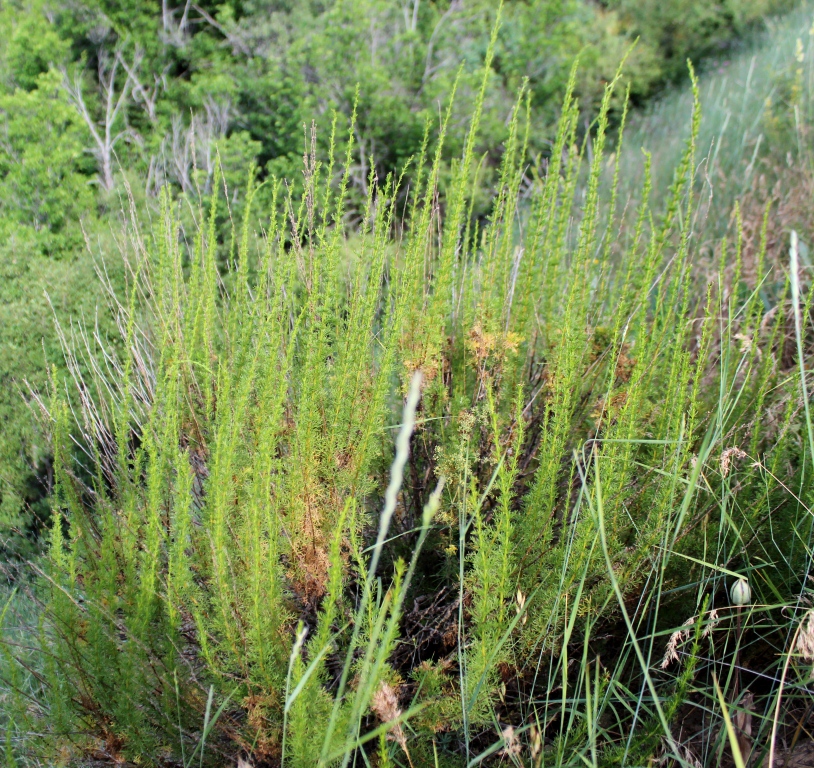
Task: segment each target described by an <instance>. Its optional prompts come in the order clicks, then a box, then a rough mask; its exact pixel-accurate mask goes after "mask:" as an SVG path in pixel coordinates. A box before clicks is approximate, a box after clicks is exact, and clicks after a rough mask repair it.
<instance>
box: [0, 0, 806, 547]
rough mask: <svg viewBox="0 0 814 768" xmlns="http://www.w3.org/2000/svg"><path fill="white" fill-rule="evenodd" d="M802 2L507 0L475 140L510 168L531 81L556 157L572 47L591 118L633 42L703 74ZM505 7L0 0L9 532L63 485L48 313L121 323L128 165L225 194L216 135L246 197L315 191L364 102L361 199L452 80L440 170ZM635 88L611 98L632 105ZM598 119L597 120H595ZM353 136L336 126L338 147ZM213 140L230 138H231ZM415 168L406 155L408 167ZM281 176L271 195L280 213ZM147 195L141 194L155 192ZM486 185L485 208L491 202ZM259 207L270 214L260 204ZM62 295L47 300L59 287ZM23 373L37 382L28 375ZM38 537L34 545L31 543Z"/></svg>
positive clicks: (188, 192)
mask: <svg viewBox="0 0 814 768" xmlns="http://www.w3.org/2000/svg"><path fill="white" fill-rule="evenodd" d="M789 4H790V2H789V1H786V0H748V1H747V0H727V1H726V2H715V3H710V2H709V1H708V0H682V1H681V2H668V3H655V2H654V3H649V2H648V3H646V4H644V5H642V3H640V2H636V3H628V2H626V1H625V0H614V1H613V2H607V3H604V4H595V3H593V2H586V0H528V1H523V2H520V1H518V2H514V1H513V2H510V3H508V4H507V5H506V8H505V9H504V14H503V24H502V26H501V31H500V34H499V37H498V40H497V42H496V50H495V56H494V59H493V67H492V71H491V74H490V76H489V78H488V81H487V83H486V93H485V98H484V104H483V109H484V115H483V120H482V121H481V130H480V132H479V134H478V137H477V147H476V148H475V150H476V151H477V152H478V153H481V152H487V153H488V159H487V162H486V163H485V164H484V167H483V171H482V174H483V177H484V182H485V189H488V188H489V185H490V184H493V183H494V182H493V180H492V179H493V176H494V173H495V170H496V168H497V165H498V163H499V158H500V153H501V149H500V147H501V143H502V142H503V141H504V140H505V138H506V130H507V123H506V119H507V116H508V114H509V112H510V109H511V104H512V103H513V101H514V99H515V96H516V92H517V89H518V88H519V87H520V86H521V84H522V83H523V82H524V80H527V92H528V94H529V99H530V107H531V112H532V119H533V121H534V130H533V131H531V132H530V135H529V145H530V147H529V148H530V154H531V156H532V157H541V158H544V157H546V156H547V155H548V154H549V152H550V142H551V140H552V138H553V130H554V125H555V121H556V115H557V113H558V110H559V106H560V103H561V99H562V96H563V93H564V88H565V84H566V81H567V78H568V73H569V71H570V68H571V63H572V61H573V59H574V57H575V56H576V55H577V54H580V55H581V65H580V70H579V80H578V83H577V84H576V90H577V95H578V96H579V97H580V99H581V104H582V107H583V113H584V114H585V115H587V114H590V113H591V111H593V110H594V109H595V106H596V105H597V103H598V98H599V97H600V96H601V93H602V82H603V81H604V82H606V81H608V80H609V79H610V78H611V77H612V76H613V73H614V71H615V69H616V66H617V65H618V62H619V60H620V59H621V56H622V55H623V53H624V51H625V50H627V48H628V47H629V45H630V43H631V42H632V41H633V40H634V38H635V37H637V36H641V39H640V40H639V43H638V45H637V47H636V49H635V51H634V52H633V54H632V55H631V57H630V58H629V60H628V67H627V70H626V71H627V72H628V73H630V74H632V75H633V76H634V77H633V80H632V83H633V86H632V87H633V97H634V98H635V99H638V100H642V99H644V98H645V97H647V96H648V95H649V94H651V93H652V92H653V91H654V89H657V88H659V87H660V86H661V85H662V84H663V83H665V82H667V81H670V80H674V79H676V78H677V77H680V76H684V75H686V67H685V63H684V62H685V60H686V57H687V56H688V55H689V56H692V57H694V58H696V57H698V56H701V55H704V54H709V53H712V52H720V51H721V50H722V49H724V48H725V47H726V46H727V45H730V44H731V43H732V42H733V40H735V39H736V38H737V36H738V35H741V34H743V33H744V32H746V31H747V30H748V29H749V26H750V25H753V24H754V23H755V22H757V21H759V20H760V19H762V17H763V16H764V14H765V13H766V12H769V11H774V10H779V9H781V8H783V7H785V6H786V5H789ZM494 15H495V5H494V3H492V2H490V1H488V0H477V1H476V2H467V3H462V2H460V0H450V1H447V0H444V1H442V2H429V1H427V0H425V1H424V2H421V0H414V1H411V2H397V1H396V0H354V1H353V2H348V1H344V2H327V3H322V2H294V3H290V2H283V1H282V0H251V1H249V2H238V1H237V0H234V1H230V2H222V3H209V2H202V3H200V4H197V5H196V4H192V3H189V2H187V3H185V4H184V3H181V4H179V5H178V7H173V6H172V5H171V4H169V3H167V2H161V3H159V2H158V0H150V2H142V1H141V0H139V1H138V2H125V3H122V2H107V0H88V1H87V2H84V1H83V2H51V1H50V0H4V2H2V3H0V136H2V140H0V234H1V235H2V236H1V237H0V242H2V246H0V247H2V259H0V260H1V261H2V265H3V266H2V270H3V280H2V284H0V307H2V310H0V311H2V313H3V314H2V323H0V350H2V355H0V381H2V383H3V386H2V388H0V417H1V418H2V423H3V430H2V433H1V434H0V482H2V485H0V537H2V542H0V543H2V544H3V546H4V548H5V550H6V551H9V552H20V551H21V550H22V552H23V554H25V553H28V552H29V551H30V546H29V544H30V543H31V542H32V541H34V540H35V539H36V536H37V535H38V533H39V531H40V529H41V527H42V524H43V519H44V517H43V516H45V518H47V502H45V501H44V496H45V495H47V493H48V492H49V489H50V486H51V466H50V465H51V457H50V450H49V449H48V447H47V445H46V444H45V442H44V441H43V438H42V436H41V435H40V434H39V432H38V430H37V427H36V425H35V423H34V421H33V420H32V419H31V415H30V409H29V408H28V407H27V406H26V405H25V402H24V401H25V399H26V396H27V392H28V388H29V387H28V385H29V384H30V385H32V386H33V387H34V388H35V389H37V388H41V387H42V386H43V385H44V384H45V381H46V371H47V370H48V369H49V367H50V366H52V365H56V366H57V367H58V368H62V367H63V366H62V355H61V352H60V345H59V343H58V340H57V338H56V335H55V333H54V332H53V330H52V323H51V318H52V317H53V314H54V313H55V314H56V316H57V317H58V318H61V319H62V320H64V321H66V322H67V320H68V318H74V319H79V318H84V322H86V323H88V324H90V325H94V324H96V323H98V325H99V332H100V333H101V334H102V335H105V334H109V333H110V332H112V331H113V330H114V328H113V324H112V317H111V316H110V314H109V313H105V312H102V311H100V312H99V314H98V315H97V306H99V305H100V297H101V295H102V294H101V293H100V291H98V290H97V288H96V286H97V285H98V281H97V280H96V279H95V276H94V270H95V268H96V267H94V260H93V258H92V257H91V256H90V255H89V253H88V249H87V248H86V240H88V241H89V242H90V244H91V250H92V251H93V252H94V253H95V254H97V256H96V260H97V262H98V261H99V258H100V257H99V255H98V254H100V253H101V254H103V256H102V258H104V260H105V267H106V269H107V270H109V274H108V277H109V279H110V280H111V281H112V282H113V284H114V285H116V286H118V287H121V286H122V285H123V283H122V280H123V276H122V274H121V269H120V267H119V265H118V263H117V260H116V259H115V258H111V257H110V254H111V252H112V251H115V248H114V247H112V245H113V242H114V240H115V238H114V237H112V236H111V232H112V231H116V230H118V228H119V226H120V224H119V221H118V220H119V213H120V211H121V207H122V206H121V195H122V194H123V186H122V185H123V183H125V181H126V180H129V183H130V190H131V192H132V194H133V195H134V196H135V198H136V200H137V201H138V208H139V212H140V215H141V216H146V215H147V211H148V210H150V209H154V207H155V205H154V202H153V201H155V199H156V196H157V195H158V192H159V190H160V189H161V188H162V186H163V185H164V184H169V185H170V186H171V188H172V189H173V190H174V191H176V192H178V193H181V194H182V195H184V196H186V197H188V198H190V199H192V200H195V199H197V196H198V194H199V193H200V192H202V193H204V194H207V193H208V192H209V191H210V187H211V182H212V174H213V171H214V167H215V163H216V152H217V156H218V157H219V158H220V162H221V163H222V165H223V168H224V173H225V177H226V181H227V186H228V189H229V191H230V194H231V195H232V196H233V198H234V199H233V200H232V204H233V206H237V209H236V211H237V213H238V215H239V209H240V205H241V203H240V198H241V195H242V187H243V184H244V179H245V168H247V167H248V165H249V163H250V162H255V163H256V164H257V165H258V169H259V170H258V177H259V179H260V180H265V179H271V178H273V177H275V176H276V177H277V178H285V179H287V180H288V183H290V184H293V185H294V186H295V187H296V188H297V189H298V190H299V189H300V188H301V183H302V174H301V158H302V154H303V129H304V126H306V125H310V124H311V122H312V120H315V121H316V123H317V125H318V128H319V130H318V131H317V150H316V152H317V156H318V157H319V159H320V160H321V161H325V159H326V158H327V153H328V145H327V141H328V137H329V136H330V126H331V122H332V120H333V114H334V112H337V113H338V114H339V116H340V118H339V119H340V123H342V121H343V120H344V121H347V120H348V119H350V116H351V113H352V111H353V108H354V106H355V108H356V121H355V123H354V135H353V139H354V145H353V153H352V161H351V165H352V167H351V168H350V174H349V179H348V186H349V195H350V199H349V205H350V207H351V212H352V213H354V214H355V215H357V216H358V212H359V211H360V210H361V207H362V206H363V203H364V199H365V196H366V194H367V191H368V189H367V186H368V175H369V168H368V164H369V163H370V161H371V158H373V162H374V163H375V168H376V172H377V175H378V177H379V178H380V179H384V178H386V176H387V173H389V172H396V173H399V172H401V170H402V168H403V166H404V164H405V162H406V161H407V159H408V158H410V157H414V156H416V155H417V154H418V153H419V151H420V149H421V145H422V141H423V139H424V135H425V128H426V125H427V122H428V121H429V122H430V123H431V124H432V125H433V126H435V127H434V128H433V129H432V130H431V131H430V133H429V139H430V142H431V148H430V151H432V146H434V142H435V141H436V139H437V134H438V131H437V126H438V119H439V110H442V109H443V105H445V104H446V103H447V101H448V98H449V95H450V93H451V91H452V88H453V84H455V83H456V82H457V96H456V100H455V104H454V107H453V109H454V113H453V115H452V118H451V119H450V121H449V123H448V126H447V136H446V140H445V144H444V155H443V158H442V168H441V171H440V172H439V184H440V185H441V188H442V189H443V188H444V187H445V185H446V183H447V181H448V178H449V169H450V161H451V159H452V158H455V157H458V156H459V155H460V153H461V151H462V146H463V140H464V137H465V135H466V130H467V127H466V126H467V117H468V115H469V114H470V112H471V111H472V105H473V99H474V98H475V95H476V93H477V91H478V87H479V83H480V75H479V68H480V67H481V64H482V60H483V55H484V52H485V47H486V44H487V41H488V38H489V30H490V29H491V27H492V24H493V22H494ZM619 103H620V102H618V101H617V102H616V103H615V104H614V105H613V108H614V109H617V110H618V107H619ZM581 130H582V128H581ZM345 137H346V134H345V133H344V132H343V133H342V134H341V135H338V136H337V138H338V140H339V146H338V147H337V150H338V151H339V152H342V151H344V145H342V142H344V140H345ZM216 146H217V150H216V149H215V147H216ZM408 173H409V172H408ZM270 189H271V186H270V185H266V186H264V187H262V188H261V189H260V190H259V191H258V195H259V198H258V201H257V203H258V204H257V206H256V210H257V211H263V212H265V211H267V210H268V207H269V204H270V200H269V198H268V194H269V190H270ZM145 198H146V199H145ZM488 199H489V196H488V193H485V194H484V195H483V196H482V197H481V198H479V199H478V200H477V201H476V210H475V213H476V214H483V215H485V213H486V211H487V210H488ZM258 222H259V220H258ZM46 293H47V295H48V296H49V297H50V303H49V301H47V300H46V298H45V294H46ZM27 382H28V384H27ZM26 542H27V543H26Z"/></svg>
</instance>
